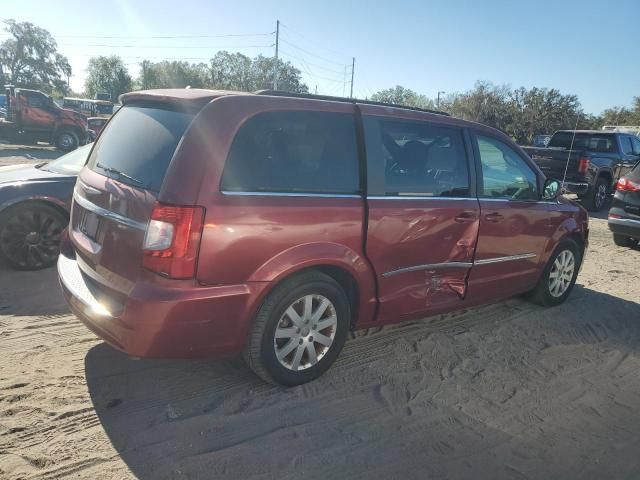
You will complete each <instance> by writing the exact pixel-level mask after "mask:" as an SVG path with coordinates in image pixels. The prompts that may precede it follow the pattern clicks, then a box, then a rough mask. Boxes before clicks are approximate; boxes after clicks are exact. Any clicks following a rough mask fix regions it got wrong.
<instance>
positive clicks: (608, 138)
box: [547, 132, 618, 153]
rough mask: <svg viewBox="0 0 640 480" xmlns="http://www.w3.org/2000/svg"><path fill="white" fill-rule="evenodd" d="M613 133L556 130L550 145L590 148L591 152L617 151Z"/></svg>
mask: <svg viewBox="0 0 640 480" xmlns="http://www.w3.org/2000/svg"><path fill="white" fill-rule="evenodd" d="M614 140H615V136H614V135H612V134H599V133H576V134H575V138H574V135H573V132H556V133H554V134H553V136H552V137H551V140H550V141H549V145H547V146H548V147H561V148H566V149H569V148H571V142H572V141H573V149H574V150H589V151H591V152H600V153H615V152H617V151H618V149H617V148H616V144H615V142H614Z"/></svg>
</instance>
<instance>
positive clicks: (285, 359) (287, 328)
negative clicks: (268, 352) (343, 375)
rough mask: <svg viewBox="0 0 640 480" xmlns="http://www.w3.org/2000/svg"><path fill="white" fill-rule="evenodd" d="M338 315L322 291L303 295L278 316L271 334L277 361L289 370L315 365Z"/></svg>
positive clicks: (328, 345) (332, 334)
mask: <svg viewBox="0 0 640 480" xmlns="http://www.w3.org/2000/svg"><path fill="white" fill-rule="evenodd" d="M337 326H338V316H337V313H336V309H335V307H334V305H333V303H331V301H330V300H329V299H328V298H326V297H324V296H322V295H306V296H304V297H302V298H299V299H298V300H296V301H295V302H293V303H292V304H291V305H289V307H288V308H287V309H286V310H285V312H284V313H283V314H282V316H281V317H280V320H279V322H278V325H277V326H276V331H275V334H274V338H273V346H274V349H275V353H276V358H277V359H278V362H280V365H282V366H283V367H285V368H287V369H288V370H292V371H299V370H305V369H307V368H309V367H313V366H314V365H316V364H317V363H318V362H319V361H320V360H322V358H323V357H324V356H325V355H326V354H327V352H328V351H329V349H330V348H331V345H332V344H333V340H334V338H335V335H336V330H337Z"/></svg>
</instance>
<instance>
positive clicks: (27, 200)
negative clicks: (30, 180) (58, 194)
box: [0, 195, 69, 220]
mask: <svg viewBox="0 0 640 480" xmlns="http://www.w3.org/2000/svg"><path fill="white" fill-rule="evenodd" d="M32 204H33V205H46V206H48V207H53V208H54V209H56V210H57V211H58V212H59V213H60V214H62V215H63V216H64V217H65V218H66V219H67V220H68V219H69V209H68V208H67V205H66V203H65V202H64V201H62V200H60V199H59V198H55V197H49V196H46V195H37V196H29V197H18V198H15V199H12V200H11V201H8V202H5V203H3V204H2V205H0V215H1V214H3V213H4V212H6V211H8V210H11V209H12V208H16V207H19V206H22V205H32Z"/></svg>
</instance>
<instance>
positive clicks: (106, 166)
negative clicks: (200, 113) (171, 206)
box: [88, 104, 193, 192]
mask: <svg viewBox="0 0 640 480" xmlns="http://www.w3.org/2000/svg"><path fill="white" fill-rule="evenodd" d="M192 119H193V115H192V114H188V113H184V112H179V111H175V110H170V109H167V108H163V107H162V106H156V105H153V106H148V105H146V104H145V105H136V104H134V105H127V106H125V107H124V108H122V109H121V111H119V112H118V114H117V115H115V116H114V117H113V119H112V120H110V121H109V123H108V124H107V127H106V128H105V130H104V131H103V132H102V134H101V135H100V139H99V140H98V142H97V143H96V147H95V148H94V149H93V151H92V153H91V158H90V159H89V163H88V166H89V168H91V170H93V171H95V172H98V173H99V174H100V175H105V176H107V177H111V178H114V179H115V180H118V181H120V182H122V183H126V184H129V185H133V186H135V187H142V188H146V189H149V190H151V191H154V192H159V191H160V187H161V186H162V182H163V180H164V174H165V172H166V171H167V168H168V167H169V163H170V162H171V159H172V158H173V153H174V152H175V150H176V147H177V146H178V142H180V139H181V138H182V135H183V134H184V132H185V130H186V129H187V126H188V125H189V123H191V120H192Z"/></svg>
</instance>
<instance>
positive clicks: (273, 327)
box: [243, 271, 351, 386]
mask: <svg viewBox="0 0 640 480" xmlns="http://www.w3.org/2000/svg"><path fill="white" fill-rule="evenodd" d="M307 302H308V305H307ZM350 320H351V308H350V305H349V300H348V299H347V295H346V294H345V292H344V290H343V289H342V287H341V286H340V285H339V284H338V283H337V282H336V281H335V280H334V279H333V278H331V277H329V276H328V275H325V274H323V273H320V272H316V271H309V272H305V273H301V274H299V275H295V276H293V277H291V278H289V279H286V280H284V281H283V282H282V283H281V284H280V285H278V286H276V287H275V288H274V290H273V291H272V292H271V293H270V294H269V295H268V296H267V298H266V300H265V301H264V303H263V304H262V306H261V307H260V310H259V311H258V314H257V316H256V318H255V321H254V324H253V328H252V330H251V333H250V334H249V339H248V341H247V345H246V347H245V349H244V352H243V356H244V359H245V361H246V363H247V365H248V366H249V368H251V370H253V371H254V372H255V373H256V374H257V375H258V376H259V377H260V378H262V379H263V380H265V381H266V382H269V383H273V384H278V385H284V386H294V385H300V384H303V383H307V382H310V381H311V380H314V379H316V378H318V377H319V376H320V375H322V374H323V373H324V372H326V371H327V370H328V369H329V367H330V366H331V364H333V362H334V361H335V359H336V358H337V357H338V355H339V353H340V351H341V350H342V347H343V346H344V342H345V340H346V339H347V335H348V332H349V325H350ZM314 335H315V337H316V338H315V339H314V338H313V337H314Z"/></svg>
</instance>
